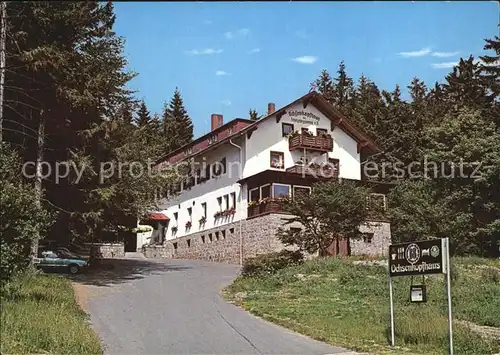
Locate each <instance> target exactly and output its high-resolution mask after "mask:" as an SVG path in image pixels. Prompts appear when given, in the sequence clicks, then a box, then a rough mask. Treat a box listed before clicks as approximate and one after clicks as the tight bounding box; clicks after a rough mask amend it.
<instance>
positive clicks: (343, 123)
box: [244, 91, 381, 153]
mask: <svg viewBox="0 0 500 355" xmlns="http://www.w3.org/2000/svg"><path fill="white" fill-rule="evenodd" d="M299 102H302V103H303V107H304V108H306V107H307V105H309V104H310V103H312V104H313V105H314V106H316V108H317V109H318V110H319V111H320V112H321V113H323V114H324V115H325V116H326V117H327V118H328V119H329V120H330V121H331V122H332V127H333V126H338V127H340V128H342V130H344V131H345V132H346V133H348V134H349V135H350V136H351V137H352V138H353V139H354V140H356V142H358V143H359V144H360V149H362V148H364V147H366V148H368V149H369V150H370V151H371V152H372V153H378V152H380V151H381V149H380V148H379V147H378V146H377V144H375V142H374V141H373V140H372V139H371V138H370V137H368V135H367V134H366V133H365V132H364V131H363V130H362V129H361V128H359V127H357V126H356V125H355V124H354V123H352V121H351V120H349V119H348V118H347V117H345V116H344V115H342V114H341V113H340V112H339V111H338V110H337V109H335V107H333V106H332V105H331V104H330V103H329V102H328V101H326V100H325V98H324V97H323V96H322V95H321V94H319V93H317V92H315V91H312V92H310V93H308V94H306V95H304V96H302V97H299V98H298V99H297V100H295V101H293V102H291V103H289V104H288V105H286V106H284V107H282V108H280V109H279V110H277V111H276V112H273V113H272V114H270V115H267V116H266V117H264V118H262V119H260V120H258V121H256V122H255V123H254V124H253V125H250V126H248V127H247V128H245V130H244V131H248V130H251V129H255V126H258V125H259V124H260V123H261V122H263V121H265V120H268V119H269V118H270V117H271V116H273V115H276V116H277V117H281V116H282V115H284V114H285V113H286V110H287V109H288V108H289V107H290V106H293V105H295V104H297V103H299Z"/></svg>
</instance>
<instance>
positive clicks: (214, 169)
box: [212, 161, 223, 176]
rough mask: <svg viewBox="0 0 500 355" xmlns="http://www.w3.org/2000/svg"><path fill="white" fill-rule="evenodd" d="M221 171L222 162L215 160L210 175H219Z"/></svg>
mask: <svg viewBox="0 0 500 355" xmlns="http://www.w3.org/2000/svg"><path fill="white" fill-rule="evenodd" d="M222 171H223V166H222V162H219V161H216V162H215V163H213V164H212V175H213V176H220V175H221V174H222Z"/></svg>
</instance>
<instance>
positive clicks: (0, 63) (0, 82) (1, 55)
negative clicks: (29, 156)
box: [0, 1, 7, 143]
mask: <svg viewBox="0 0 500 355" xmlns="http://www.w3.org/2000/svg"><path fill="white" fill-rule="evenodd" d="M0 6H1V8H0V18H1V21H2V23H1V29H0V143H1V142H2V140H3V100H4V98H3V91H4V85H5V42H6V37H7V36H6V33H7V2H6V1H2V2H1V3H0Z"/></svg>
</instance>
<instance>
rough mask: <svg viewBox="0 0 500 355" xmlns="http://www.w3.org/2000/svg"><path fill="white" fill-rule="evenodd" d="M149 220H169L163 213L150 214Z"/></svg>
mask: <svg viewBox="0 0 500 355" xmlns="http://www.w3.org/2000/svg"><path fill="white" fill-rule="evenodd" d="M149 219H150V220H152V221H168V220H169V219H170V218H168V217H167V216H165V215H164V214H163V213H159V212H151V213H150V215H149Z"/></svg>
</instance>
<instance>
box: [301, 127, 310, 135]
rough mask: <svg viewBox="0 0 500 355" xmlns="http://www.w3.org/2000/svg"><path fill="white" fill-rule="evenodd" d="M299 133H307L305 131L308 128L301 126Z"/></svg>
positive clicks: (307, 130) (307, 131)
mask: <svg viewBox="0 0 500 355" xmlns="http://www.w3.org/2000/svg"><path fill="white" fill-rule="evenodd" d="M300 133H306V134H307V133H309V128H307V127H302V128H301V129H300Z"/></svg>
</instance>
